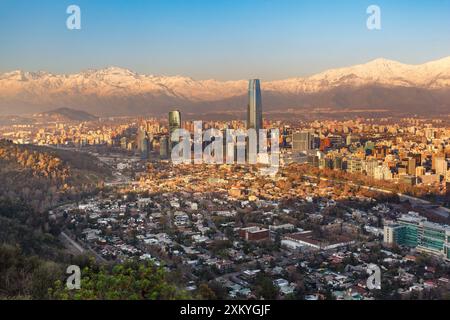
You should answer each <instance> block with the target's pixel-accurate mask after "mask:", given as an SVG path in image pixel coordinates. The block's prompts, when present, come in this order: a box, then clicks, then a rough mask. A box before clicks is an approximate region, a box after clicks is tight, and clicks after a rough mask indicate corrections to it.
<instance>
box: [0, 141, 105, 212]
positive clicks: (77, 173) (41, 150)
mask: <svg viewBox="0 0 450 320" xmlns="http://www.w3.org/2000/svg"><path fill="white" fill-rule="evenodd" d="M109 175H110V171H109V169H108V168H107V167H105V166H104V165H102V164H101V163H100V162H99V161H98V159H96V158H95V157H93V156H90V155H87V154H84V153H77V152H72V151H65V150H56V149H51V148H46V147H38V146H30V145H16V144H13V143H11V142H9V141H5V140H2V141H0V182H1V183H0V199H20V200H23V201H25V202H27V203H29V204H30V205H31V206H32V207H33V208H34V209H35V210H38V211H40V212H44V211H45V210H46V209H47V208H49V207H52V206H55V205H57V204H58V203H60V202H61V201H66V200H76V199H79V197H80V196H82V195H83V194H87V193H92V192H95V191H96V190H97V188H98V187H99V186H101V185H102V183H103V181H104V180H105V178H106V177H108V176H109Z"/></svg>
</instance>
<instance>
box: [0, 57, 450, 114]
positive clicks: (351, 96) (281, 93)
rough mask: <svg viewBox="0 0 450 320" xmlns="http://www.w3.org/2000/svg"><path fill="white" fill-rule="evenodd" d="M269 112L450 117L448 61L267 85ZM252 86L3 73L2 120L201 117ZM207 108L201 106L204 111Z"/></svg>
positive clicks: (380, 63)
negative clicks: (403, 111)
mask: <svg viewBox="0 0 450 320" xmlns="http://www.w3.org/2000/svg"><path fill="white" fill-rule="evenodd" d="M262 80H263V82H262V89H263V94H264V96H265V98H267V100H266V102H265V107H267V109H274V108H277V107H291V108H301V107H314V106H317V107H340V108H354V107H361V108H379V107H390V108H393V109H395V108H398V107H402V108H403V107H405V106H406V105H408V103H410V104H411V107H412V109H418V110H420V109H421V108H423V107H427V108H429V109H430V108H435V109H436V110H438V111H439V112H442V110H444V111H445V110H449V111H450V101H449V99H448V97H449V92H450V57H448V58H445V59H441V60H437V61H433V62H429V63H425V64H422V65H407V64H402V63H399V62H396V61H391V60H386V59H377V60H374V61H371V62H369V63H367V64H362V65H356V66H352V67H347V68H340V69H333V70H328V71H325V72H322V73H319V74H317V75H314V76H311V77H307V78H292V79H287V80H279V81H272V82H264V79H262ZM246 90H247V81H246V80H240V81H226V82H222V81H216V80H201V81H196V80H193V79H191V78H188V77H182V76H171V77H166V76H154V75H143V74H138V73H135V72H132V71H130V70H126V69H122V68H117V67H110V68H107V69H101V70H87V71H84V72H81V73H78V74H71V75H55V74H51V73H48V72H42V71H41V72H24V71H13V72H8V73H4V74H1V75H0V114H3V115H4V114H20V113H36V112H41V111H47V110H51V109H54V108H59V107H70V108H75V109H79V110H84V111H88V112H90V113H95V114H98V115H126V114H141V113H142V114H152V113H161V112H166V111H167V109H168V108H170V107H171V106H173V105H180V106H181V108H183V107H186V108H188V109H190V110H191V111H195V110H196V109H195V106H199V110H200V112H203V110H201V109H204V107H205V106H208V107H207V109H208V110H210V109H211V108H212V109H218V108H219V109H227V108H229V109H235V108H242V106H243V105H245V99H244V100H243V97H244V96H245V95H246ZM200 106H202V107H203V108H200Z"/></svg>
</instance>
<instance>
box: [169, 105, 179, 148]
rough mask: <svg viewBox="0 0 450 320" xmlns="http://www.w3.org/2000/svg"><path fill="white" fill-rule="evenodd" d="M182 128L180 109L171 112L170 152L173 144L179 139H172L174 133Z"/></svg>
mask: <svg viewBox="0 0 450 320" xmlns="http://www.w3.org/2000/svg"><path fill="white" fill-rule="evenodd" d="M177 129H181V113H180V111H178V110H175V111H171V112H169V152H170V151H172V146H173V144H174V143H177V142H178V141H172V133H173V132H174V131H175V130H177Z"/></svg>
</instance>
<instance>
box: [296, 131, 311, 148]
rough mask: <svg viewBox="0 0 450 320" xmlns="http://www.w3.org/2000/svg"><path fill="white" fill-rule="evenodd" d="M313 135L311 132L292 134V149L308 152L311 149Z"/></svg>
mask: <svg viewBox="0 0 450 320" xmlns="http://www.w3.org/2000/svg"><path fill="white" fill-rule="evenodd" d="M312 144H313V135H312V133H311V132H307V131H304V132H298V133H294V134H293V135H292V151H293V152H308V151H310V150H312Z"/></svg>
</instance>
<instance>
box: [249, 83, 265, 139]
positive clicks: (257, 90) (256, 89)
mask: <svg viewBox="0 0 450 320" xmlns="http://www.w3.org/2000/svg"><path fill="white" fill-rule="evenodd" d="M262 128H263V119H262V99H261V85H260V81H259V79H252V80H250V81H249V85H248V107H247V129H255V130H256V132H259V129H262Z"/></svg>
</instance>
